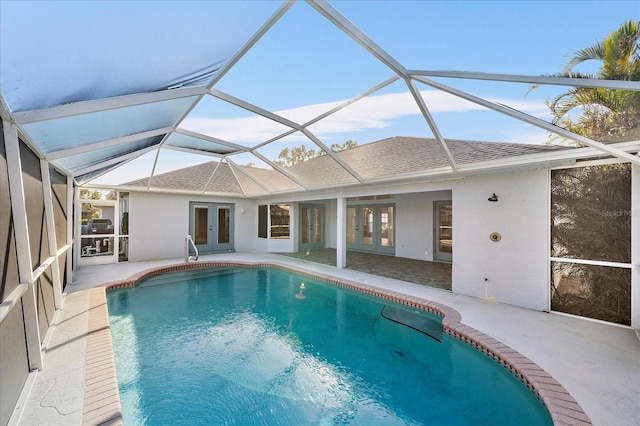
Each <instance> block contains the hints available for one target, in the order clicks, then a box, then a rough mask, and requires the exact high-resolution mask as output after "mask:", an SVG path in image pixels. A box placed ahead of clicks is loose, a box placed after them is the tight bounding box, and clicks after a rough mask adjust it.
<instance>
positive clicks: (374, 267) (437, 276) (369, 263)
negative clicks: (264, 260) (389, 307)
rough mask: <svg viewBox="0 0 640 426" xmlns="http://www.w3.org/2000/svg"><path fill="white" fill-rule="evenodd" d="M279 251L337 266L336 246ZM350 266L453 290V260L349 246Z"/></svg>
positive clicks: (354, 268)
mask: <svg viewBox="0 0 640 426" xmlns="http://www.w3.org/2000/svg"><path fill="white" fill-rule="evenodd" d="M307 253H309V254H307ZM280 254H282V255H284V256H289V257H294V258H296V259H303V260H308V261H310V262H315V263H322V264H324V265H331V266H336V249H333V248H325V249H318V250H309V251H308V252H307V251H306V250H305V251H299V252H296V253H280ZM347 269H353V270H355V271H361V272H366V273H368V274H372V275H378V276H381V277H387V278H395V279H397V280H402V281H408V282H411V283H416V284H423V285H427V286H429V287H434V288H439V289H442V290H449V291H451V264H449V263H439V262H427V261H424V260H415V259H407V258H404V257H395V256H388V255H382V254H375V253H364V252H358V251H351V250H348V251H347Z"/></svg>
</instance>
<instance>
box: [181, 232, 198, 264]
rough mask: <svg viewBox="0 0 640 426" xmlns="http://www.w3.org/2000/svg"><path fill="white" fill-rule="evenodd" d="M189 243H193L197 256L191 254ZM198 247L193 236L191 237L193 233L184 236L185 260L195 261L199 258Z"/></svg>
mask: <svg viewBox="0 0 640 426" xmlns="http://www.w3.org/2000/svg"><path fill="white" fill-rule="evenodd" d="M189 245H191V247H193V250H194V251H195V252H196V255H195V256H190V255H189ZM198 256H199V254H198V247H196V245H195V243H194V242H193V238H191V235H187V236H186V237H184V261H185V262H187V263H188V262H191V261H193V262H195V261H196V260H198Z"/></svg>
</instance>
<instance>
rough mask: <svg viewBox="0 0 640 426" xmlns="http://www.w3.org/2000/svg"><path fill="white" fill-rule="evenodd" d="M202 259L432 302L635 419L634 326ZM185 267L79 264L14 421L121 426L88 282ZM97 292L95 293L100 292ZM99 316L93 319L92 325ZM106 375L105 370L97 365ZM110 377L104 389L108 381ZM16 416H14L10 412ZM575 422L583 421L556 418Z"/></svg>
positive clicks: (309, 266) (623, 424)
mask: <svg viewBox="0 0 640 426" xmlns="http://www.w3.org/2000/svg"><path fill="white" fill-rule="evenodd" d="M201 260H202V261H230V262H231V261H240V262H264V263H274V264H279V265H283V266H285V267H286V266H290V267H294V268H302V269H305V270H307V271H309V272H310V273H315V274H320V275H330V276H334V277H337V278H340V279H344V280H348V281H351V282H356V283H360V284H362V285H366V286H373V287H377V288H380V289H383V290H387V291H393V292H398V293H403V294H407V295H409V296H413V297H418V298H422V299H427V300H431V301H434V302H437V303H441V304H443V305H446V306H449V307H451V308H453V309H455V310H457V311H458V312H459V313H460V314H461V316H462V322H463V323H464V324H467V325H469V326H470V327H473V328H474V329H476V330H479V331H481V332H482V333H484V334H486V335H488V336H491V337H493V338H495V339H497V340H499V341H500V342H502V343H504V344H505V345H508V346H509V347H511V348H513V349H515V350H516V351H518V352H519V353H521V354H522V355H524V356H525V357H527V358H529V359H530V360H532V361H533V362H535V363H536V364H537V365H538V366H540V367H541V368H543V369H544V370H545V371H546V372H548V373H549V374H551V376H553V378H555V379H556V380H557V381H558V382H559V383H560V384H561V385H562V386H563V387H564V388H565V389H566V390H567V391H568V392H569V393H570V394H571V396H573V398H575V400H576V401H577V402H578V403H579V404H580V406H581V407H582V408H583V410H584V412H585V413H586V414H587V415H588V417H589V418H590V420H591V422H592V423H593V424H594V425H603V426H605V425H617V426H634V425H640V338H639V337H638V335H637V334H636V332H635V331H634V330H632V329H628V328H623V327H617V326H613V325H609V324H603V323H599V322H594V321H589V320H584V319H580V318H574V317H569V316H565V315H559V314H549V313H544V312H538V311H532V310H528V309H523V308H518V307H514V306H510V305H505V304H501V303H491V302H485V301H483V300H481V299H479V298H474V297H469V296H462V295H457V294H454V293H451V292H449V291H445V290H441V289H438V288H433V287H429V286H425V285H421V284H415V283H410V282H405V281H400V280H395V279H390V278H385V277H380V276H375V275H370V274H367V273H364V272H361V271H356V270H352V269H337V268H335V267H333V266H329V265H324V264H319V263H314V262H310V261H307V260H304V259H296V258H293V257H289V256H281V255H275V254H265V253H229V254H220V255H213V256H202V257H201ZM180 263H184V260H182V259H173V260H164V261H153V262H128V263H120V264H111V265H101V266H87V267H79V268H78V269H77V270H76V271H75V273H74V279H73V283H72V284H71V285H69V286H68V287H67V289H66V291H65V296H64V310H62V311H60V312H59V313H58V314H57V315H56V316H55V317H54V321H55V324H56V326H55V328H54V329H53V333H51V334H50V336H47V339H46V345H45V347H46V351H45V357H44V369H43V370H42V371H41V372H39V373H37V374H36V375H35V376H34V377H33V386H32V388H31V392H30V394H29V395H28V397H26V399H25V400H24V401H23V402H20V401H19V406H20V407H22V408H21V409H20V411H21V412H22V413H21V416H20V420H19V422H18V424H20V425H35V424H38V425H65V426H66V425H82V424H92V425H96V424H121V423H122V420H121V418H120V417H119V413H118V412H117V410H115V411H114V409H113V407H114V404H113V401H114V400H115V399H117V395H113V394H110V393H108V392H109V391H106V392H107V393H106V395H105V394H101V393H100V392H101V391H100V390H101V389H102V386H104V389H109V383H113V380H114V379H115V376H114V373H115V372H114V371H110V370H109V369H107V370H106V373H100V374H98V373H96V372H95V371H94V366H96V365H99V364H102V363H104V364H109V362H110V360H108V359H103V358H102V357H100V356H98V355H96V354H95V352H93V350H94V349H95V348H99V347H101V346H104V345H110V333H108V324H106V323H104V322H100V321H99V319H100V318H101V317H102V318H103V315H100V312H99V311H100V310H101V309H106V306H105V305H104V302H103V301H102V300H100V298H99V292H98V291H95V290H94V291H91V289H92V288H94V287H98V286H101V285H104V284H105V283H108V282H113V281H119V280H123V279H126V278H128V277H130V276H132V275H134V274H138V273H140V272H142V271H145V270H148V269H151V268H157V267H162V266H168V265H174V264H180ZM96 295H97V296H96ZM96 319H97V322H96ZM101 371H104V370H101ZM104 383H106V385H104ZM12 420H15V418H13V419H12ZM556 424H579V422H577V421H576V422H571V421H568V420H567V421H566V423H565V422H556Z"/></svg>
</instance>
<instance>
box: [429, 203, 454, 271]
mask: <svg viewBox="0 0 640 426" xmlns="http://www.w3.org/2000/svg"><path fill="white" fill-rule="evenodd" d="M434 210H435V211H434V214H433V222H434V223H433V228H434V231H435V232H434V238H433V243H434V249H433V260H439V261H442V262H451V259H452V257H453V238H452V236H453V226H452V225H453V221H452V218H453V205H452V204H451V201H436V202H435V203H434Z"/></svg>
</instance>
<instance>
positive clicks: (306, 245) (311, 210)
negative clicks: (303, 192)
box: [298, 204, 324, 250]
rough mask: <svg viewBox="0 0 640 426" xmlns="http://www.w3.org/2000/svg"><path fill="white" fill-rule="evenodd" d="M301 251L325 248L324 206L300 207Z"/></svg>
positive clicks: (299, 246)
mask: <svg viewBox="0 0 640 426" xmlns="http://www.w3.org/2000/svg"><path fill="white" fill-rule="evenodd" d="M298 248H299V250H309V249H319V248H324V206H322V205H310V204H301V205H300V241H299V242H298Z"/></svg>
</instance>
